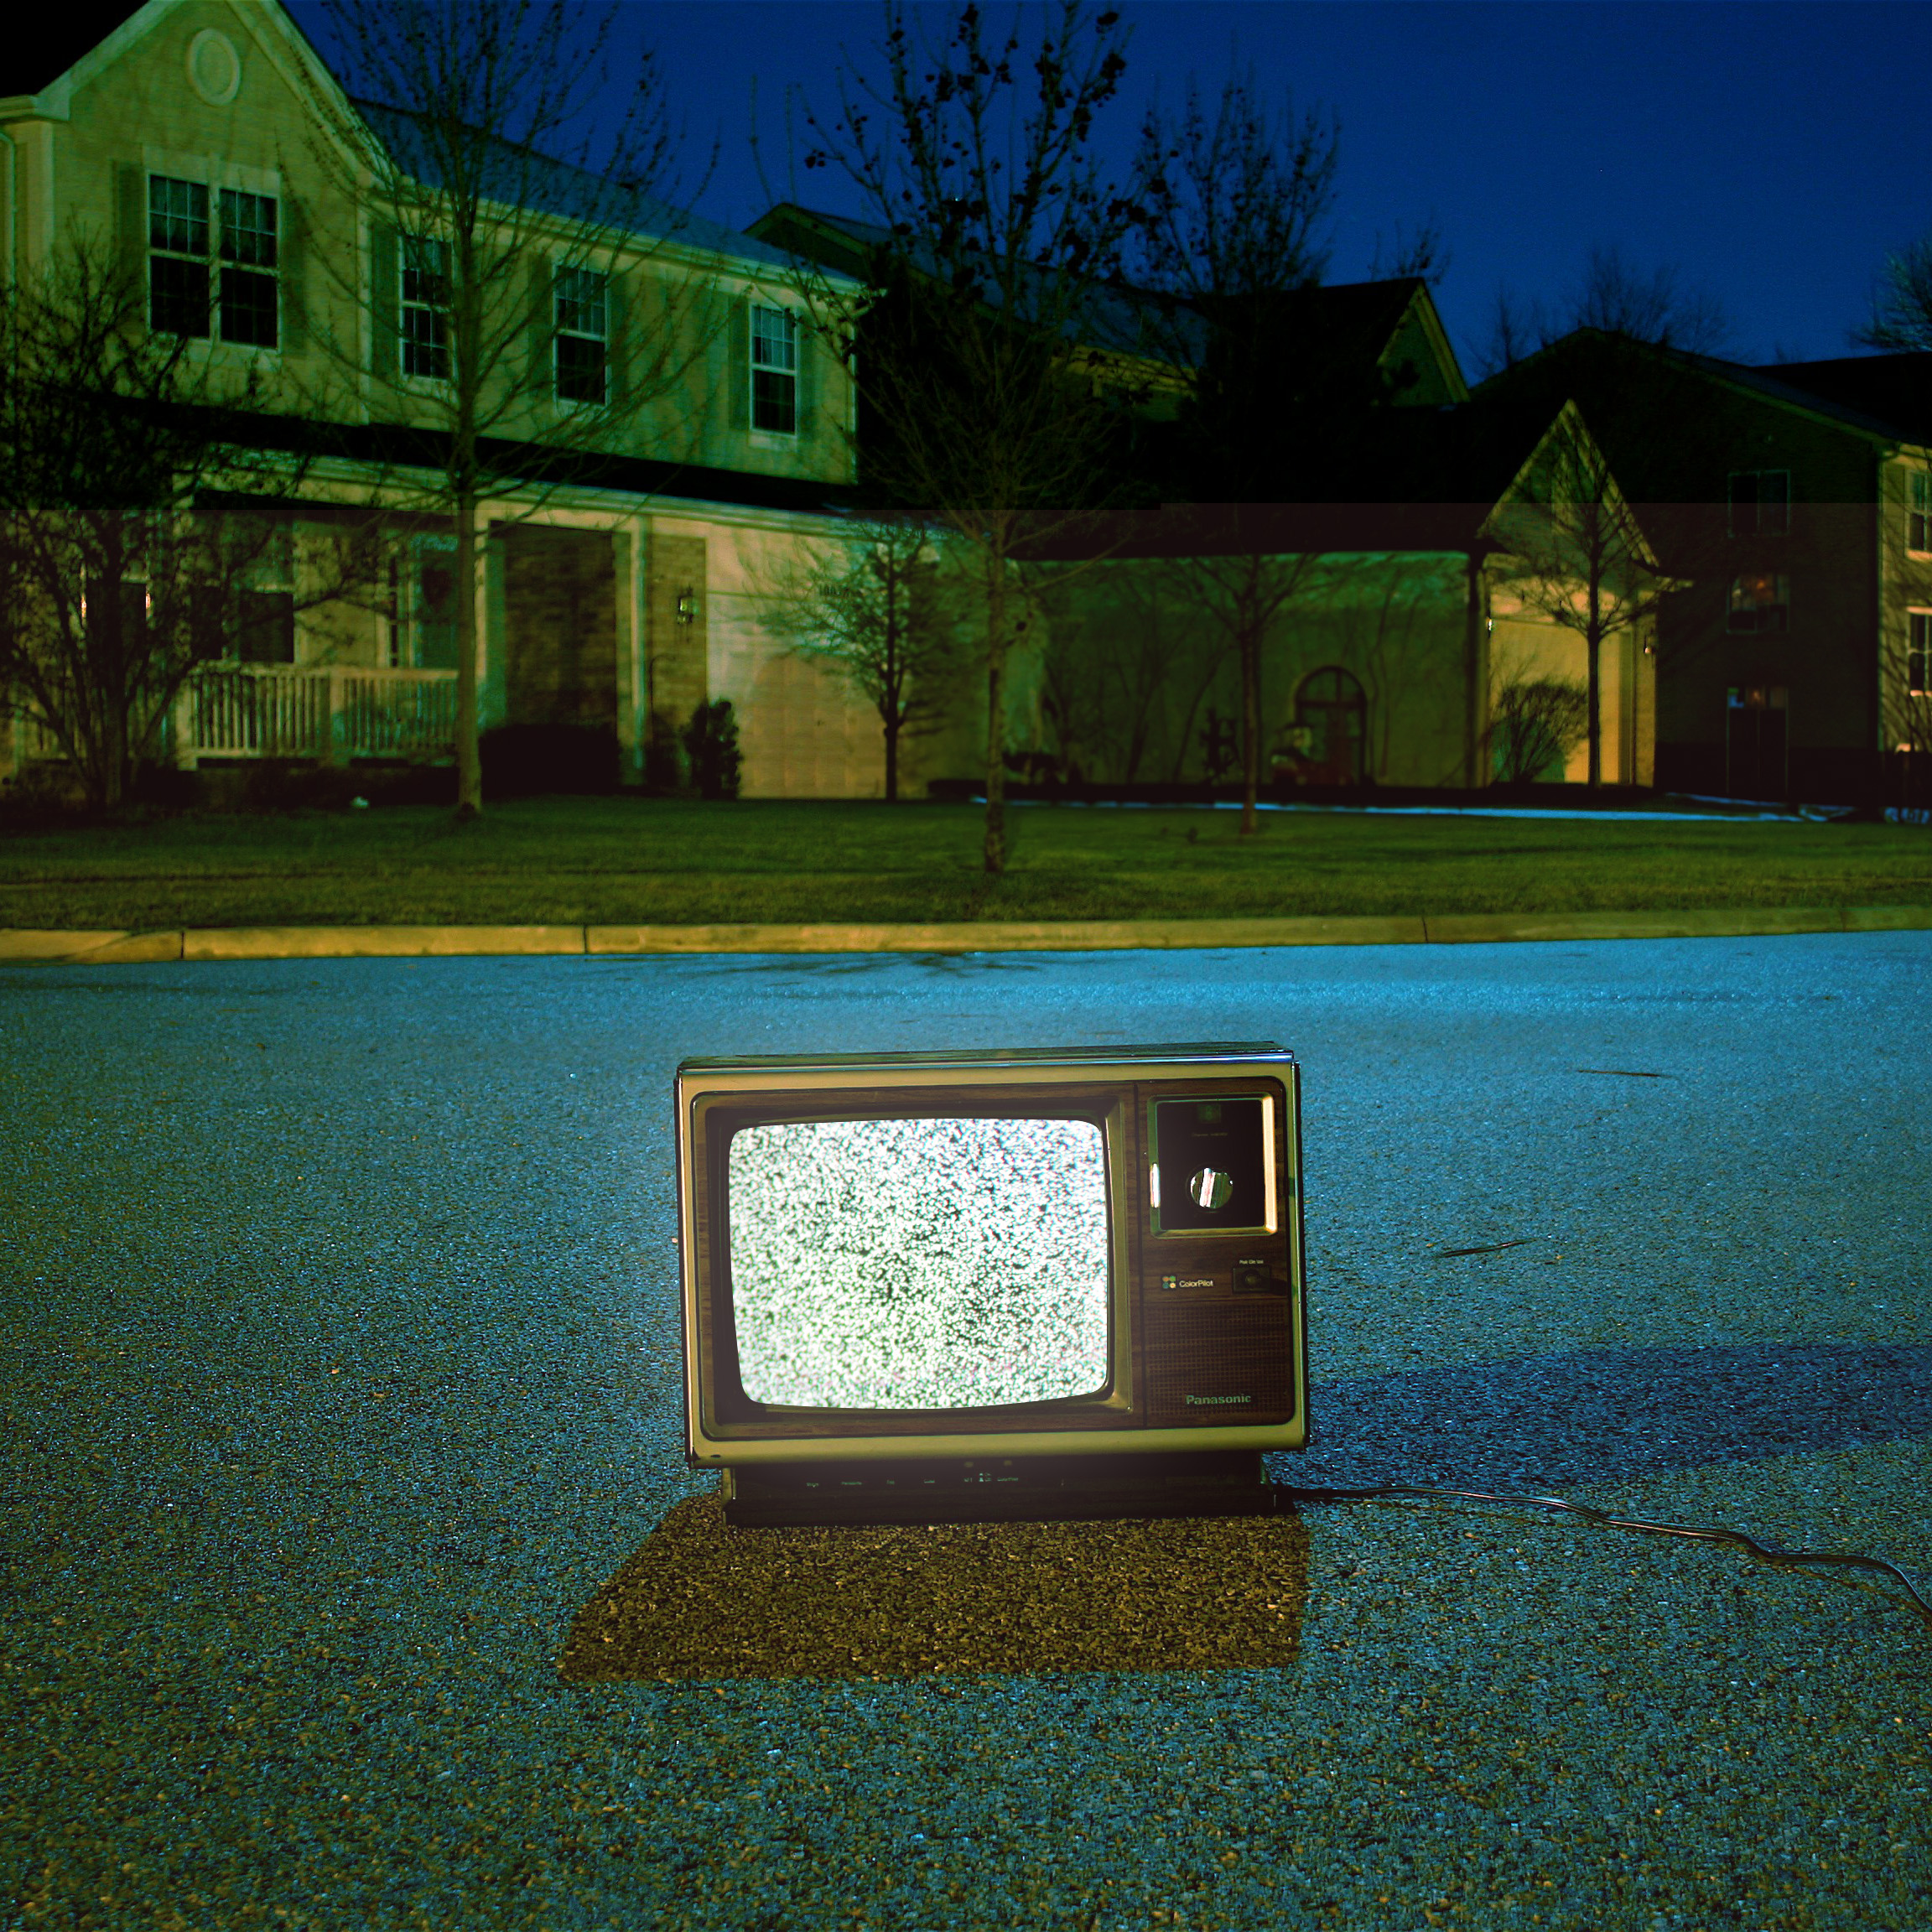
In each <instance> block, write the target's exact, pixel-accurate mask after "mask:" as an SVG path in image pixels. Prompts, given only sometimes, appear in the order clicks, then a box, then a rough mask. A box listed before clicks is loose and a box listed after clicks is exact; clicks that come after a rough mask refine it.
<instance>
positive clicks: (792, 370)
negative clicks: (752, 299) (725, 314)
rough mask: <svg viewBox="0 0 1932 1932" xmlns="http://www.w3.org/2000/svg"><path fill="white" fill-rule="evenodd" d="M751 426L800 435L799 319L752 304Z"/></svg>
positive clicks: (773, 432)
mask: <svg viewBox="0 0 1932 1932" xmlns="http://www.w3.org/2000/svg"><path fill="white" fill-rule="evenodd" d="M751 427H752V428H754V429H764V430H768V431H770V432H771V434H773V435H776V436H795V435H797V433H798V319H797V316H795V315H793V314H789V313H788V312H787V310H785V309H763V308H761V307H760V306H759V305H758V304H756V303H753V304H752V305H751Z"/></svg>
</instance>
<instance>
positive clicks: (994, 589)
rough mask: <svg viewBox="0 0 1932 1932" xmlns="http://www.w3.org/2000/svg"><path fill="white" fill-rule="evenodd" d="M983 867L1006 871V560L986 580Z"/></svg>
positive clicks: (996, 562) (993, 565) (992, 563)
mask: <svg viewBox="0 0 1932 1932" xmlns="http://www.w3.org/2000/svg"><path fill="white" fill-rule="evenodd" d="M984 865H985V869H986V870H987V871H988V872H989V873H990V874H992V875H994V876H995V878H997V877H998V876H999V875H1000V873H1002V872H1004V871H1005V870H1006V560H1005V558H1003V557H1000V556H997V555H996V556H995V557H993V558H991V559H990V560H989V571H988V575H987V580H986V839H985V852H984Z"/></svg>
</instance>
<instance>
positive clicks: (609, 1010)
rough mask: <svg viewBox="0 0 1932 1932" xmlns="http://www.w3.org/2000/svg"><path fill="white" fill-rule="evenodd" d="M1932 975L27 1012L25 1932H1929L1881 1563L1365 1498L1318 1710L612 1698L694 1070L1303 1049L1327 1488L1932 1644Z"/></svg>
mask: <svg viewBox="0 0 1932 1932" xmlns="http://www.w3.org/2000/svg"><path fill="white" fill-rule="evenodd" d="M1929 987H1932V934H1925V933H1917V932H1909V933H1883V934H1870V935H1859V936H1834V935H1815V936H1805V937H1784V938H1766V939H1743V940H1698V941H1683V942H1649V943H1621V942H1619V943H1596V944H1567V945H1519V946H1513V947H1484V946H1469V947H1462V948H1450V947H1420V946H1418V947H1410V948H1334V949H1327V948H1307V949H1297V950H1280V951H1273V952H1259V953H1257V952H1239V953H1237V952H1228V953H1104V954H1088V955H1044V954H1027V955H1008V956H967V957H963V958H933V959H920V958H903V957H852V958H782V959H778V958H764V959H755V958H632V959H626V958H610V959H588V960H586V959H569V960H546V959H532V960H487V961H476V960H460V959H452V960H433V961H424V962H420V963H395V962H365V961H330V962H323V963H311V962H291V963H266V964H202V965H177V966H158V967H105V968H96V969H87V970H80V969H53V968H32V967H29V968H18V969H8V970H6V971H4V972H0V1295H3V1296H4V1298H5V1315H6V1320H5V1333H4V1343H3V1346H4V1348H5V1350H6V1363H5V1368H6V1374H5V1383H4V1394H3V1396H0V1402H3V1405H4V1410H5V1415H6V1428H5V1432H4V1446H3V1449H0V1454H3V1455H4V1457H5V1462H6V1470H7V1482H6V1485H5V1497H6V1509H7V1538H6V1543H7V1549H6V1571H5V1582H6V1587H7V1590H8V1615H7V1617H6V1619H5V1624H4V1636H3V1639H0V1648H3V1651H4V1658H5V1670H6V1684H7V1686H8V1691H7V1703H8V1706H9V1709H8V1711H7V1712H6V1713H5V1717H6V1724H5V1742H4V1745H3V1746H0V1749H3V1750H4V1753H5V1772H6V1775H5V1779H4V1784H3V1786H0V1924H3V1925H18V1926H34V1927H39V1926H42V1925H46V1926H50V1927H60V1928H70V1927H73V1928H80V1927H90V1926H101V1927H121V1926H130V1927H132V1926H160V1927H178V1928H183V1929H191V1932H210V1929H223V1928H227V1927H231V1926H254V1925H261V1926H264V1927H270V1928H276V1927H283V1926H288V1927H315V1928H324V1927H326V1928H331V1929H334V1928H341V1929H344V1932H349V1929H360V1928H365V1927H389V1926H411V1925H422V1926H425V1927H434V1928H436V1929H438V1932H448V1929H451V1928H463V1929H465V1932H468V1929H470V1928H475V1927H487V1926H498V1925H501V1926H510V1927H520V1928H521V1927H532V1928H535V1927H558V1928H562V1927H570V1928H575V1927H603V1926H614V1927H619V1928H624V1929H626V1932H628V1929H629V1928H632V1927H638V1926H647V1925H652V1926H655V1925H678V1926H683V1925H691V1926H702V1927H717V1928H733V1929H737V1928H771V1929H780V1928H782V1929H789V1928H792V1927H800V1928H811V1929H814V1932H815V1929H817V1928H820V1927H832V1926H838V1927H846V1926H850V1925H854V1924H865V1925H868V1926H870V1927H873V1928H881V1929H897V1928H913V1929H921V1932H923V1929H926V1928H938V1927H948V1928H951V1927H972V1928H977V1927H983V1926H984V1927H1000V1928H1009V1927H1015V1926H1022V1925H1025V1926H1031V1925H1041V1926H1047V1925H1052V1926H1069V1927H1089V1926H1090V1927H1094V1928H1098V1929H1100V1932H1108V1929H1111V1928H1114V1927H1122V1928H1127V1927H1135V1928H1138V1927H1141V1926H1150V1925H1153V1926H1166V1925H1172V1926H1178V1925H1187V1926H1191V1927H1202V1926H1205V1927H1215V1928H1219V1927H1225V1928H1232V1929H1238V1932H1279V1929H1284V1928H1289V1927H1297V1926H1301V1925H1304V1924H1323V1925H1334V1926H1339V1927H1347V1928H1351V1929H1353V1928H1378V1929H1379V1928H1383V1927H1388V1928H1392V1929H1393V1928H1400V1929H1402V1932H1410V1929H1415V1928H1421V1927H1423V1926H1426V1925H1429V1924H1462V1925H1468V1926H1472V1927H1477V1928H1483V1929H1488V1928H1491V1927H1516V1926H1523V1927H1530V1926H1538V1927H1543V1928H1550V1927H1576V1928H1586V1927H1587V1928H1592V1929H1593V1932H1594V1929H1604V1928H1613V1929H1621V1928H1623V1927H1635V1928H1641V1929H1643V1932H1653V1929H1655V1928H1675V1927H1684V1928H1692V1927H1697V1928H1733V1927H1734V1928H1738V1929H1740V1932H1770V1929H1771V1928H1786V1927H1789V1928H1798V1927H1805V1928H1816V1929H1825V1932H1830V1929H1836V1928H1845V1929H1846V1932H1851V1929H1852V1928H1857V1932H1878V1929H1880V1928H1887V1927H1894V1928H1900V1929H1908V1928H1909V1929H1911V1932H1923V1929H1924V1927H1925V1925H1926V1924H1927V1923H1928V1915H1929V1912H1928V1907H1927V1905H1926V1903H1925V1901H1926V1899H1927V1898H1928V1897H1929V1896H1932V1826H1929V1825H1928V1823H1927V1818H1928V1808H1927V1798H1928V1794H1929V1792H1932V1763H1929V1754H1928V1737H1927V1719H1928V1704H1929V1696H1928V1693H1929V1690H1932V1629H1929V1628H1927V1627H1926V1625H1925V1624H1924V1623H1922V1622H1921V1621H1919V1618H1917V1616H1916V1615H1915V1614H1914V1613H1913V1612H1912V1610H1911V1608H1910V1605H1909V1601H1908V1600H1907V1599H1906V1598H1905V1597H1904V1596H1903V1592H1900V1591H1899V1590H1898V1589H1897V1588H1895V1587H1890V1586H1888V1584H1887V1583H1886V1582H1885V1581H1884V1580H1883V1579H1881V1578H1877V1577H1872V1576H1863V1575H1861V1574H1860V1573H1857V1572H1851V1571H1831V1572H1826V1571H1818V1572H1800V1571H1791V1570H1784V1569H1773V1568H1769V1567H1767V1566H1762V1565H1758V1564H1754V1563H1753V1562H1751V1561H1748V1559H1747V1558H1745V1557H1744V1556H1743V1555H1741V1554H1739V1553H1738V1552H1737V1551H1735V1550H1727V1549H1724V1548H1722V1547H1718V1546H1714V1545H1696V1544H1690V1543H1685V1542H1680V1541H1677V1540H1663V1539H1655V1538H1649V1537H1643V1536H1637V1535H1628V1534H1622V1533H1616V1532H1610V1531H1605V1530H1597V1529H1590V1528H1588V1527H1586V1526H1584V1525H1582V1524H1578V1523H1576V1522H1575V1521H1573V1520H1570V1519H1558V1518H1549V1517H1543V1516H1539V1515H1535V1514H1530V1513H1520V1512H1519V1513H1510V1512H1508V1511H1499V1510H1494V1509H1488V1510H1480V1509H1443V1508H1436V1507H1416V1506H1412V1505H1394V1504H1366V1505H1351V1506H1324V1507H1321V1508H1311V1509H1308V1510H1307V1511H1306V1512H1305V1514H1304V1515H1303V1517H1302V1518H1301V1524H1300V1528H1299V1530H1298V1532H1297V1533H1298V1534H1299V1535H1301V1536H1302V1537H1304V1539H1305V1540H1304V1542H1303V1543H1302V1544H1301V1549H1302V1550H1303V1551H1304V1553H1305V1557H1306V1579H1305V1582H1304V1581H1296V1582H1295V1583H1294V1585H1293V1587H1295V1588H1296V1590H1298V1591H1299V1592H1301V1596H1300V1600H1299V1601H1298V1602H1297V1603H1296V1606H1295V1607H1296V1614H1297V1616H1298V1618H1299V1635H1298V1642H1297V1644H1296V1646H1295V1648H1294V1650H1293V1654H1292V1655H1291V1657H1289V1658H1288V1659H1287V1660H1286V1661H1285V1662H1283V1663H1282V1664H1280V1665H1279V1666H1278V1667H1275V1668H1268V1669H1241V1670H1202V1669H1193V1668H1190V1669H1187V1670H1114V1669H1106V1668H1094V1669H1091V1670H1071V1671H1055V1672H1044V1673H1033V1672H1027V1671H1007V1672H992V1671H988V1670H984V1669H980V1670H974V1671H971V1672H964V1673H962V1672H957V1671H940V1672H937V1673H935V1674H932V1675H911V1676H905V1675H898V1676H895V1675H887V1676H885V1677H883V1678H880V1679H876V1680H875V1679H872V1678H862V1679H854V1678H842V1679H831V1678H823V1677H817V1676H812V1675H806V1676H793V1677H789V1678H783V1679H777V1680H773V1679H770V1678H764V1677H744V1676H730V1675H717V1676H715V1677H713V1678H711V1679H709V1680H686V1681H655V1680H645V1679H633V1680H625V1679H622V1678H619V1679H616V1680H605V1681H600V1682H596V1683H588V1682H586V1681H584V1680H583V1679H582V1678H581V1676H580V1675H572V1674H571V1673H570V1672H569V1671H567V1670H560V1667H559V1666H560V1661H561V1660H563V1659H564V1657H565V1655H566V1651H567V1647H568V1644H569V1640H570V1639H571V1634H572V1632H573V1628H574V1626H575V1625H577V1624H578V1623H579V1621H580V1620H581V1618H583V1616H584V1613H585V1612H586V1608H587V1607H588V1606H589V1605H591V1604H593V1603H594V1602H597V1601H598V1600H599V1597H600V1592H608V1591H609V1590H610V1588H611V1587H612V1580H613V1579H614V1578H616V1577H618V1576H621V1574H623V1573H625V1571H626V1566H627V1565H631V1564H632V1563H633V1561H634V1560H635V1559H637V1558H638V1557H639V1555H640V1552H646V1553H648V1549H649V1545H648V1543H647V1540H648V1539H649V1538H650V1537H651V1536H652V1532H653V1529H655V1528H656V1527H657V1525H658V1524H660V1523H661V1522H662V1520H663V1519H664V1518H665V1517H666V1515H667V1513H669V1512H671V1511H672V1510H673V1509H674V1508H675V1507H676V1506H677V1505H678V1504H682V1503H685V1502H688V1501H689V1500H690V1499H693V1498H699V1497H701V1496H703V1495H704V1494H706V1493H708V1492H709V1488H710V1487H711V1484H710V1479H709V1478H696V1477H693V1475H691V1474H690V1473H689V1472H687V1471H686V1470H685V1469H684V1467H683V1460H682V1447H681V1434H680V1428H681V1417H680V1413H679V1408H678V1325H677V1317H676V1299H675V1279H674V1274H673V1252H672V1245H671V1237H672V1230H673V1212H672V1182H671V1162H670V1136H669V1130H670V1103H669V1087H670V1076H671V1071H672V1068H673V1066H674V1064H675V1063H676V1062H677V1061H678V1059H679V1058H681V1057H683V1056H685V1055H687V1054H691V1053H701V1052H702V1053H744V1052H792V1051H805V1050H848V1051H853V1050H860V1049H886V1050H891V1049H915V1048H921V1047H937V1046H961V1045H989V1046H990V1045H1041V1046H1047V1045H1055V1044H1066V1043H1074V1042H1082V1043H1083V1042H1088V1041H1121V1042H1131V1041H1161V1040H1191V1039H1192V1040H1202V1039H1263V1038H1270V1037H1271V1038H1275V1039H1277V1040H1280V1041H1282V1042H1283V1043H1284V1044H1285V1045H1287V1046H1291V1047H1292V1048H1293V1049H1294V1050H1295V1051H1296V1053H1297V1054H1298V1055H1299V1056H1300V1057H1301V1060H1302V1062H1303V1064H1304V1067H1305V1069H1306V1114H1305V1119H1306V1148H1307V1186H1308V1197H1309V1242H1310V1252H1311V1306H1310V1322H1309V1327H1310V1339H1311V1352H1312V1365H1313V1367H1312V1373H1313V1382H1314V1389H1313V1395H1312V1404H1311V1407H1312V1413H1313V1416H1314V1420H1315V1426H1316V1431H1317V1445H1316V1446H1314V1447H1313V1448H1312V1449H1311V1451H1310V1452H1308V1453H1307V1454H1306V1455H1303V1456H1300V1457H1281V1458H1277V1459H1276V1472H1277V1474H1279V1475H1280V1476H1282V1477H1283V1478H1285V1479H1286V1480H1289V1481H1291V1482H1306V1483H1368V1482H1375V1481H1381V1480H1388V1481H1399V1480H1410V1481H1425V1482H1449V1483H1462V1484H1463V1485H1465V1486H1473V1487H1479V1488H1513V1489H1523V1488H1534V1489H1539V1490H1547V1489H1550V1488H1555V1489H1559V1490H1561V1493H1565V1494H1566V1495H1569V1496H1571V1497H1572V1498H1576V1499H1577V1500H1580V1501H1585V1502H1589V1503H1592V1504H1597V1505H1598V1506H1600V1507H1605V1508H1612V1509H1616V1510H1617V1511H1618V1512H1619V1513H1621V1514H1636V1515H1642V1516H1650V1517H1659V1518H1663V1519H1668V1520H1672V1521H1677V1522H1688V1523H1718V1524H1729V1525H1734V1526H1737V1527H1740V1528H1742V1529H1747V1530H1748V1531H1750V1532H1752V1533H1753V1534H1754V1535H1758V1536H1759V1537H1760V1538H1761V1539H1763V1540H1766V1541H1768V1542H1772V1543H1777V1544H1783V1545H1795V1546H1800V1547H1806V1548H1827V1549H1839V1550H1861V1551H1869V1552H1873V1553H1876V1554H1878V1555H1886V1556H1889V1557H1891V1558H1892V1559H1893V1561H1896V1562H1898V1563H1900V1564H1902V1565H1903V1566H1906V1567H1907V1568H1908V1569H1909V1570H1910V1571H1913V1572H1914V1574H1915V1575H1916V1576H1918V1577H1919V1579H1920V1580H1921V1583H1922V1586H1923V1585H1924V1583H1925V1582H1926V1581H1928V1580H1932V1504H1929V1502H1928V1498H1929V1497H1932V1322H1929V1321H1928V1317H1927V1314H1926V1307H1927V1299H1928V1288H1929V1286H1932V1281H1929V1273H1932V1271H1929V1269H1928V1265H1927V1262H1926V1259H1925V1242H1924V1220H1925V1212H1926V1202H1927V1192H1928V1187H1929V1184H1932V1104H1929V1092H1928V1089H1929V1085H1932V1036H1929V1034H1928V1029H1927V1024H1926V1021H1927V1012H1928V995H1927V989H1928V988H1929ZM1505 1243H1516V1244H1519V1245H1515V1246H1509V1247H1502V1246H1501V1245H1500V1244H1505ZM1449 1249H1491V1250H1493V1251H1491V1252H1487V1253H1479V1254H1462V1255H1452V1254H1446V1252H1445V1251H1446V1250H1449ZM690 1514H691V1513H690V1512H689V1511H687V1512H685V1515H686V1516H687V1517H688V1516H689V1515H690ZM841 1534H845V1533H841ZM1149 1587H1150V1588H1151V1589H1158V1588H1159V1587H1160V1584H1159V1578H1158V1576H1152V1577H1151V1578H1150V1584H1149ZM1288 1587H1290V1580H1289V1579H1286V1578H1284V1580H1283V1588H1284V1590H1285V1589H1286V1588H1288Z"/></svg>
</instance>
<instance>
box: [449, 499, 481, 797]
mask: <svg viewBox="0 0 1932 1932" xmlns="http://www.w3.org/2000/svg"><path fill="white" fill-rule="evenodd" d="M455 576H456V816H457V817H458V818H475V816H476V815H477V814H478V813H480V811H481V810H482V809H483V761H482V755H481V753H480V750H479V749H478V745H477V739H478V731H477V717H476V713H477V706H476V490H475V485H474V484H471V483H465V484H463V485H461V486H459V487H458V490H457V492H456V571H455Z"/></svg>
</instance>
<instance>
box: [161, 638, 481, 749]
mask: <svg viewBox="0 0 1932 1932" xmlns="http://www.w3.org/2000/svg"><path fill="white" fill-rule="evenodd" d="M455 736H456V673H454V671H413V670H393V671H392V670H379V669H376V668H374V667H370V666H367V665H356V664H302V665H288V664H227V665H221V666H220V667H210V668H208V669H206V670H202V671H197V672H196V673H195V674H194V676H193V677H191V678H190V679H189V680H188V682H187V683H185V684H184V685H183V686H182V688H181V693H180V695H179V698H177V699H175V701H174V713H173V715H172V717H171V718H170V719H169V750H170V752H171V754H172V756H173V757H174V761H175V763H176V764H178V765H181V766H185V767H187V768H189V769H190V770H191V769H192V768H193V767H194V766H195V765H196V764H197V763H199V762H200V760H202V759H204V758H319V759H321V760H323V761H325V762H330V763H345V762H346V761H348V760H350V759H351V758H406V759H430V758H437V757H440V756H445V755H447V754H448V752H449V750H450V748H451V746H452V745H454V742H455Z"/></svg>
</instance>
